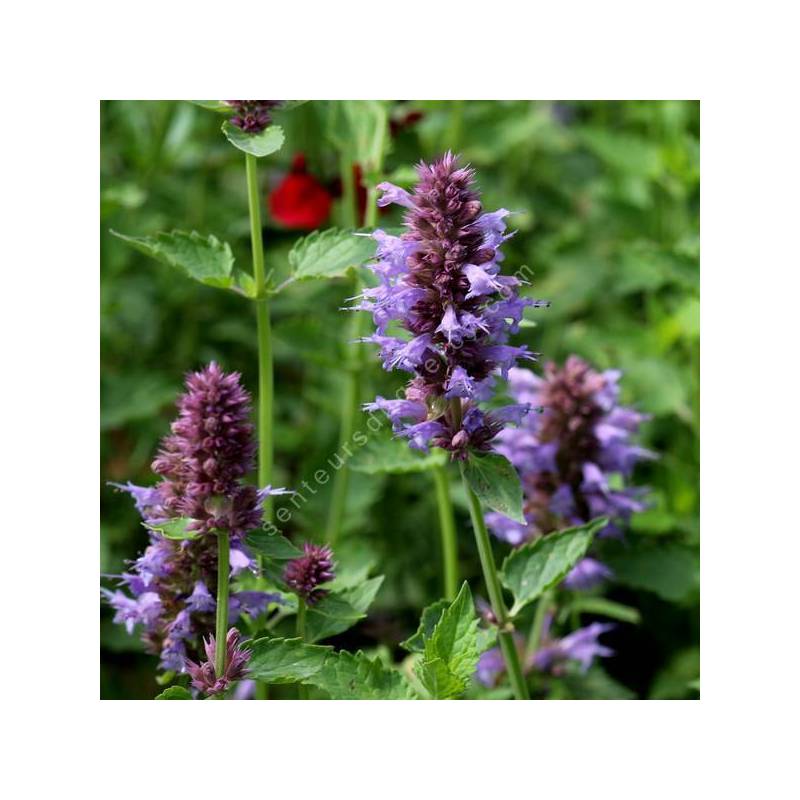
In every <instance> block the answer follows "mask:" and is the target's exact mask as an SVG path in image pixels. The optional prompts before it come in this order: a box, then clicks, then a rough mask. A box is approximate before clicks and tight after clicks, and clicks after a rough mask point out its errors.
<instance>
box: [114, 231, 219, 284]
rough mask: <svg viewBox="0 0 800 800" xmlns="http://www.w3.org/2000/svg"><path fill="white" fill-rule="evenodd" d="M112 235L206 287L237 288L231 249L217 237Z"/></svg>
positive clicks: (193, 235) (184, 233)
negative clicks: (233, 276) (233, 273)
mask: <svg viewBox="0 0 800 800" xmlns="http://www.w3.org/2000/svg"><path fill="white" fill-rule="evenodd" d="M111 233H112V234H113V235H114V236H116V237H117V238H118V239H121V240H122V241H123V242H125V243H127V244H129V245H130V246H131V247H133V248H134V249H135V250H138V251H139V252H140V253H144V254H145V255H147V256H150V257H151V258H154V259H155V260H156V261H160V262H161V263H162V264H166V265H167V266H170V267H174V268H175V269H178V270H180V271H181V272H182V273H183V274H184V275H186V276H187V277H189V278H192V279H193V280H196V281H199V282H200V283H203V284H205V285H206V286H214V287H216V288H219V289H229V288H230V287H231V286H232V285H233V278H232V276H231V271H232V270H233V262H234V258H233V253H232V251H231V248H230V245H229V244H228V243H227V242H221V241H220V240H219V239H217V237H216V236H206V237H203V236H201V235H200V234H199V233H197V231H192V232H191V233H187V232H186V231H177V230H176V231H172V232H171V233H157V234H156V235H155V236H126V235H125V234H122V233H117V231H113V230H112V231H111Z"/></svg>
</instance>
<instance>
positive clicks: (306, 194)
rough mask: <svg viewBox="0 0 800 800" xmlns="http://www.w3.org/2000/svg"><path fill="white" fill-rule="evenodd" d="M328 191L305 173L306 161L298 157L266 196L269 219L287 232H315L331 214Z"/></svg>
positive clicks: (330, 198) (302, 157) (301, 155)
mask: <svg viewBox="0 0 800 800" xmlns="http://www.w3.org/2000/svg"><path fill="white" fill-rule="evenodd" d="M332 199H333V198H332V197H331V195H330V194H329V193H328V190H327V189H326V188H325V187H324V186H323V185H322V184H321V183H320V182H319V181H318V180H317V179H316V178H315V177H314V176H313V175H309V174H308V172H307V171H306V158H305V156H304V155H303V154H302V153H298V154H297V155H296V156H295V157H294V161H292V168H291V170H290V171H289V174H288V175H287V176H286V177H285V178H284V179H283V180H282V181H281V182H280V183H279V184H278V185H277V186H276V187H275V188H274V189H273V190H272V192H271V193H270V195H269V210H270V213H271V214H272V218H273V219H275V220H277V221H278V222H280V223H281V224H282V225H284V226H285V227H287V228H295V229H300V230H312V229H313V228H319V226H320V225H322V224H323V223H324V222H325V220H326V219H327V218H328V215H329V214H330V211H331V202H332Z"/></svg>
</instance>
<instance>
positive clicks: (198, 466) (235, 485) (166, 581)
mask: <svg viewBox="0 0 800 800" xmlns="http://www.w3.org/2000/svg"><path fill="white" fill-rule="evenodd" d="M187 389H188V391H187V393H186V394H184V395H182V396H181V398H180V399H179V401H178V408H179V410H180V413H179V417H178V420H177V421H176V422H175V423H174V424H173V426H172V433H171V434H170V435H169V436H167V437H166V438H165V439H164V441H163V442H162V449H161V452H160V454H159V455H158V457H157V458H156V460H155V461H154V463H153V469H154V471H155V472H157V473H159V474H160V475H161V476H162V478H163V480H162V481H161V483H159V484H158V485H157V486H154V487H141V486H136V485H134V484H132V483H130V482H128V483H127V484H124V485H123V484H112V485H114V486H116V487H117V488H118V489H120V490H122V491H125V492H128V493H129V494H130V495H131V496H132V497H133V499H134V502H135V504H136V508H137V510H138V511H139V513H140V514H141V516H142V520H143V521H144V523H145V524H146V525H147V526H152V525H156V524H157V523H159V522H164V521H165V520H167V519H170V518H173V517H180V516H190V517H193V519H194V521H193V523H192V527H194V528H195V529H196V530H199V531H200V532H206V531H208V530H211V529H213V528H216V527H225V526H230V531H231V536H232V537H234V538H235V540H236V541H235V546H234V547H233V548H232V549H231V551H230V566H231V574H232V575H235V574H236V573H237V572H240V571H242V570H244V569H255V561H254V560H253V559H252V557H251V555H250V554H249V553H248V552H247V549H246V547H245V545H244V544H243V543H242V539H243V536H244V534H245V533H247V532H248V531H249V530H251V529H253V528H257V527H258V526H259V525H260V524H261V517H260V514H261V512H260V508H261V505H262V504H263V502H264V500H265V499H266V498H267V496H269V495H273V494H284V493H285V492H286V490H284V489H273V488H272V487H270V486H267V487H265V488H264V489H261V490H256V489H255V487H250V486H245V485H243V484H242V483H241V478H242V477H243V476H244V475H245V473H246V472H247V471H248V470H249V469H250V468H251V465H252V460H253V451H254V448H255V444H254V442H253V429H252V426H251V425H250V423H249V422H248V418H249V415H250V406H249V398H248V395H247V393H246V392H245V391H244V390H243V389H242V388H241V386H240V384H239V376H238V375H236V374H232V375H226V374H225V373H223V372H222V371H221V370H220V368H219V367H218V366H217V365H216V364H211V365H210V366H209V367H207V368H206V369H204V370H202V371H201V372H198V373H195V374H193V375H190V376H189V377H188V378H187ZM212 461H213V463H211V462H212ZM149 535H150V544H149V545H148V547H147V548H146V549H145V551H144V553H143V554H142V555H141V556H140V557H139V558H138V559H136V560H135V561H133V562H132V565H131V568H130V571H129V572H126V573H123V574H122V575H120V576H118V578H119V580H120V582H121V583H122V584H123V585H124V586H126V587H127V589H128V591H129V592H130V595H128V594H126V593H125V592H124V591H122V590H116V591H113V592H112V591H110V590H108V589H103V590H101V591H102V594H103V596H104V597H105V599H106V601H107V602H108V603H109V605H111V606H112V608H114V610H115V612H116V614H115V617H114V621H115V622H118V623H121V624H124V625H125V627H126V629H127V630H128V632H129V633H132V632H133V629H134V628H135V626H137V625H140V626H142V628H143V637H142V638H143V640H144V642H145V645H146V646H147V649H148V650H149V651H150V652H153V653H158V654H159V655H160V656H161V667H162V668H163V669H168V670H175V671H179V670H181V669H182V668H183V663H184V658H185V656H186V654H187V653H189V654H194V653H196V652H197V651H198V649H199V646H200V645H199V642H200V637H202V636H203V635H204V634H206V633H208V632H210V631H211V630H213V629H214V614H215V611H216V600H215V596H214V595H215V593H216V590H217V562H218V554H217V542H216V538H217V537H216V536H210V535H202V536H198V537H195V538H193V539H190V540H186V541H176V540H172V539H167V538H165V537H164V536H162V535H161V534H160V533H159V532H158V531H157V530H152V529H151V530H150V534H149ZM276 602H278V603H279V602H282V601H281V597H280V595H278V594H273V593H269V592H256V591H245V592H234V593H232V594H231V595H230V607H229V612H230V614H229V623H230V624H233V623H235V622H236V621H237V620H238V619H239V616H240V615H241V614H243V613H244V614H248V615H249V616H252V617H255V616H258V615H259V614H261V613H263V612H264V611H265V610H266V608H267V607H268V605H269V604H270V603H276Z"/></svg>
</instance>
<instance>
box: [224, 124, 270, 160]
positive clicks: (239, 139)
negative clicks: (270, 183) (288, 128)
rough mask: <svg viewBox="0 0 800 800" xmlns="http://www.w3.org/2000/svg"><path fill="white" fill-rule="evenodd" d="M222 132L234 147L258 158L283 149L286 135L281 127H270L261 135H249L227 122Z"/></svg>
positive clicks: (260, 133)
mask: <svg viewBox="0 0 800 800" xmlns="http://www.w3.org/2000/svg"><path fill="white" fill-rule="evenodd" d="M222 132H223V133H224V134H225V138H226V139H227V140H228V141H229V142H230V143H231V144H232V145H233V146H234V147H236V148H238V149H239V150H241V151H242V152H243V153H249V154H250V155H251V156H255V157H256V158H262V157H263V156H268V155H270V153H275V152H277V151H278V150H280V149H281V147H283V141H284V135H283V128H281V126H280V125H270V126H269V127H268V128H264V130H263V131H261V132H259V133H247V132H246V131H243V130H242V129H241V128H237V127H236V125H231V123H230V122H228V121H227V120H226V121H225V122H223V123H222Z"/></svg>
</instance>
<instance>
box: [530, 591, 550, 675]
mask: <svg viewBox="0 0 800 800" xmlns="http://www.w3.org/2000/svg"><path fill="white" fill-rule="evenodd" d="M552 599H553V593H552V592H551V591H550V590H548V591H546V592H545V593H544V594H543V595H542V596H541V597H540V598H539V602H538V604H537V605H536V613H535V614H534V615H533V624H532V625H531V632H530V633H529V634H528V643H527V645H526V646H525V659H526V660H527V659H528V658H530V657H531V656H532V655H533V654H534V653H535V652H536V651H537V650H538V649H539V645H540V644H541V641H542V630H543V629H544V618H545V616H546V615H547V609H548V608H549V607H550V603H551V601H552Z"/></svg>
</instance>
